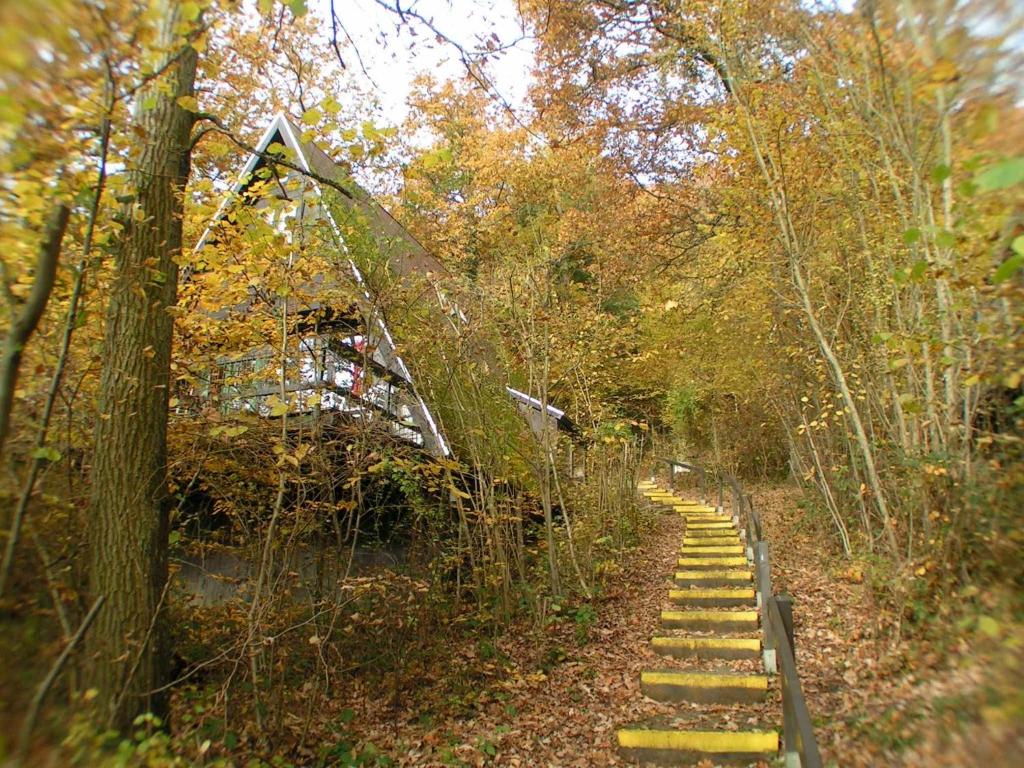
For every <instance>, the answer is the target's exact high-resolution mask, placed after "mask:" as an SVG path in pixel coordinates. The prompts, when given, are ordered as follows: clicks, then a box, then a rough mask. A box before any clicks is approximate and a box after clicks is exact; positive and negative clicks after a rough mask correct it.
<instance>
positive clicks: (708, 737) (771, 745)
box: [618, 728, 779, 754]
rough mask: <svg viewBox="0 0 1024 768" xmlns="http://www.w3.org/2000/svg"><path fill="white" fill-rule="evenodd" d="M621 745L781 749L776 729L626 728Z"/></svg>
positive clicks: (718, 750) (707, 749) (704, 749)
mask: <svg viewBox="0 0 1024 768" xmlns="http://www.w3.org/2000/svg"><path fill="white" fill-rule="evenodd" d="M618 739H619V746H620V747H621V748H622V749H650V750H666V751H680V752H707V753H708V754H719V753H724V754H746V753H749V754H762V753H770V752H778V751H779V734H778V733H776V732H775V731H667V730H666V731H660V730H659V731H654V730H641V729H632V728H623V729H622V730H620V731H619V732H618Z"/></svg>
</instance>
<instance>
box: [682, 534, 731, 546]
mask: <svg viewBox="0 0 1024 768" xmlns="http://www.w3.org/2000/svg"><path fill="white" fill-rule="evenodd" d="M687 544H693V545H696V546H698V547H708V546H719V545H729V544H743V542H742V541H740V537H739V534H732V535H729V536H683V546H686V545H687Z"/></svg>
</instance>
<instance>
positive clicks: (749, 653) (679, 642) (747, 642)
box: [651, 637, 761, 659]
mask: <svg viewBox="0 0 1024 768" xmlns="http://www.w3.org/2000/svg"><path fill="white" fill-rule="evenodd" d="M651 648H653V649H654V650H655V651H656V652H657V653H660V654H661V655H662V656H671V657H672V658H674V659H692V658H697V659H757V658H759V657H760V655H761V640H760V638H757V637H654V638H651Z"/></svg>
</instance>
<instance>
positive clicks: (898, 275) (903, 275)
mask: <svg viewBox="0 0 1024 768" xmlns="http://www.w3.org/2000/svg"><path fill="white" fill-rule="evenodd" d="M892 279H893V280H894V281H895V282H896V285H903V284H905V283H906V282H907V280H909V279H910V276H909V275H908V274H907V270H905V269H897V270H896V271H895V272H893V273H892Z"/></svg>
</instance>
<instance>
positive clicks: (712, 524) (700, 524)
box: [686, 520, 735, 531]
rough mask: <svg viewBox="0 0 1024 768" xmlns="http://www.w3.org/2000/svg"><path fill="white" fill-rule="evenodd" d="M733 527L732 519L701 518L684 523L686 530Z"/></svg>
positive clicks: (710, 529) (726, 528) (719, 529)
mask: <svg viewBox="0 0 1024 768" xmlns="http://www.w3.org/2000/svg"><path fill="white" fill-rule="evenodd" d="M732 527H733V524H732V520H709V521H707V522H704V521H703V520H696V521H694V522H692V523H691V522H687V523H686V530H687V531H691V530H692V531H712V530H718V531H721V530H728V529H730V528H732ZM734 530H735V529H734Z"/></svg>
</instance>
